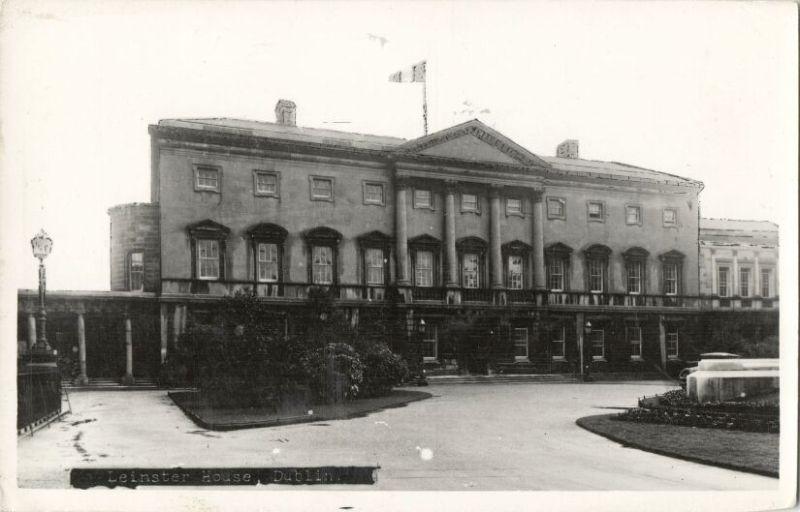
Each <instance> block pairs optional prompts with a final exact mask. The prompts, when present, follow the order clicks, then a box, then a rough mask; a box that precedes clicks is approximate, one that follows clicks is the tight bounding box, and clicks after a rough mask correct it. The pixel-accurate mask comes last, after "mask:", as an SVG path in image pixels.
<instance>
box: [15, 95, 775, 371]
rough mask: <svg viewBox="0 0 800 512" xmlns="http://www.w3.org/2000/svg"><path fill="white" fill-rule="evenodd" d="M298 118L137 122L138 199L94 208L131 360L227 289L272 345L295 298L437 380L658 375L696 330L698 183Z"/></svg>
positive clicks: (444, 135)
mask: <svg viewBox="0 0 800 512" xmlns="http://www.w3.org/2000/svg"><path fill="white" fill-rule="evenodd" d="M296 119H297V111H296V106H295V105H294V103H292V102H289V101H285V100H281V101H280V102H279V103H278V105H277V106H276V121H277V122H275V123H267V122H255V121H244V120H235V119H216V118H215V119H174V120H162V121H160V122H159V123H158V124H157V125H152V126H150V128H149V131H150V136H151V149H152V154H151V160H152V166H151V201H150V203H149V204H138V203H137V204H132V205H120V206H115V207H113V208H111V209H110V210H109V214H110V217H111V262H112V263H111V265H112V269H111V289H112V291H113V292H112V293H114V294H122V295H123V296H125V297H130V298H131V300H133V299H137V300H147V301H150V303H151V304H152V308H151V309H152V311H153V312H155V311H157V318H154V319H153V321H152V322H151V323H152V324H153V325H155V326H157V328H156V329H155V331H157V332H158V336H157V337H156V338H154V339H152V340H149V341H148V342H146V343H150V344H151V345H152V346H153V347H155V348H154V349H153V350H150V351H147V353H148V354H151V353H152V354H157V353H159V352H160V354H161V359H162V360H163V358H164V357H165V354H166V353H167V352H168V350H169V349H170V347H171V346H174V344H175V343H177V340H178V339H179V337H180V335H181V333H182V332H184V331H185V330H186V325H187V323H188V322H192V321H204V320H203V318H209V312H210V311H212V312H213V309H214V305H215V304H216V303H218V302H219V300H220V298H221V297H223V296H225V295H230V294H233V293H236V292H237V291H239V290H241V291H247V292H248V293H255V295H257V296H258V297H260V298H262V300H264V301H268V302H270V303H271V304H273V306H274V308H275V311H276V312H279V313H280V314H282V315H283V318H284V320H285V324H286V325H285V328H286V330H287V331H288V330H291V328H292V327H291V325H292V316H293V311H297V308H303V307H305V305H306V304H307V303H308V302H307V300H308V297H309V292H310V290H312V289H320V290H324V291H327V292H328V293H329V294H330V295H331V297H332V298H333V299H334V302H335V303H336V305H337V307H340V308H342V309H344V310H345V312H346V313H347V315H348V316H349V317H350V318H352V320H353V323H354V324H355V325H359V326H364V327H365V328H366V327H368V324H369V322H370V320H369V319H370V318H371V315H373V314H375V313H376V311H379V310H381V309H382V308H383V309H385V308H392V309H393V310H394V311H395V312H397V313H398V314H399V315H401V316H402V317H403V318H405V326H406V329H405V331H403V332H398V333H396V335H395V336H394V337H393V339H392V340H387V341H389V342H390V343H392V344H393V345H394V346H395V348H396V349H397V350H398V351H401V352H405V353H406V355H407V356H408V357H415V356H414V354H412V353H409V352H408V350H409V348H408V347H410V346H412V345H413V344H414V343H409V342H411V341H415V342H417V345H418V346H419V347H420V349H419V350H421V352H422V355H423V357H424V361H425V364H426V366H428V367H429V369H430V370H431V371H441V372H446V371H464V370H465V369H466V370H469V371H477V372H485V371H501V372H539V371H562V372H575V373H583V372H586V371H636V372H647V371H664V370H667V371H674V368H676V367H679V366H680V365H681V364H682V363H683V361H684V360H686V359H691V358H692V357H693V353H692V341H693V339H697V338H700V337H703V336H705V335H706V333H705V332H704V331H703V322H702V315H703V313H704V312H705V311H708V310H709V309H711V308H713V307H715V306H716V307H719V304H718V303H714V302H713V301H714V300H715V299H714V298H713V297H711V296H709V295H708V294H706V293H705V292H704V289H703V286H704V279H706V277H705V274H702V273H701V270H700V267H701V265H700V260H699V254H700V250H699V248H700V246H701V241H700V240H699V238H698V234H699V233H700V231H701V230H700V227H701V226H700V224H699V219H700V214H699V194H700V192H701V190H702V189H703V185H702V183H700V182H698V181H695V180H692V179H688V178H682V177H679V176H674V175H671V174H666V173H662V172H658V171H654V170H649V169H644V168H641V167H636V166H632V165H627V164H621V163H617V162H602V161H595V160H585V159H580V158H579V157H578V156H579V152H578V149H579V148H578V141H576V140H568V141H565V142H564V143H563V144H562V145H560V146H559V148H557V151H556V153H557V155H558V156H556V157H548V156H541V155H537V154H534V153H532V152H530V151H529V150H527V149H526V148H524V147H522V146H520V145H519V144H517V143H515V142H514V141H512V140H510V139H509V138H507V137H506V136H504V135H503V134H501V133H499V132H498V131H496V130H494V129H492V128H490V127H488V126H486V125H484V124H483V123H481V122H480V121H478V120H472V121H469V122H466V123H462V124H459V125H456V126H453V127H450V128H447V129H444V130H441V131H439V132H436V133H433V134H431V135H427V136H425V137H421V138H418V139H413V140H404V139H399V138H393V137H382V136H374V135H364V134H357V133H347V132H339V131H333V130H324V129H315V128H303V127H298V126H296ZM703 257H704V258H705V256H703ZM765 264H766V259H765ZM776 279H777V277H776ZM20 300H21V302H24V300H23V298H22V296H21V299H20ZM65 300H66V299H65ZM114 300H117V301H118V300H123V299H114ZM137 307H139V308H140V309H141V306H140V305H139V306H137ZM776 310H777V301H775V302H774V304H773V305H772V306H771V309H770V310H769V311H766V310H759V311H760V313H762V314H767V313H769V314H773V313H776ZM121 311H122V313H121V314H122V315H123V317H124V318H125V319H127V318H129V315H130V313H129V311H132V309H130V308H125V307H123V308H121ZM154 314H155V313H154ZM212 316H213V315H212ZM773 316H776V315H773ZM770 318H772V317H770ZM125 321H127V320H125ZM769 321H772V320H769ZM23 323H24V322H23ZM421 326H425V327H424V329H422V328H421ZM464 326H466V328H465V327H464ZM465 329H466V330H465ZM148 332H154V330H153V329H152V328H151V329H150V331H148ZM84 343H85V342H84ZM151 360H152V358H151ZM135 368H136V365H135V364H134V369H135ZM134 373H135V371H134ZM90 376H91V375H90Z"/></svg>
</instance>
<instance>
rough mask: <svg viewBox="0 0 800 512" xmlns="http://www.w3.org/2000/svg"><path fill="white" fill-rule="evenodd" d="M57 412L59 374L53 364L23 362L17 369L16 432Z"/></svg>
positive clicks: (59, 406) (59, 400)
mask: <svg viewBox="0 0 800 512" xmlns="http://www.w3.org/2000/svg"><path fill="white" fill-rule="evenodd" d="M60 413H61V377H60V374H59V371H58V368H57V367H56V366H55V365H52V366H50V365H26V366H20V367H19V369H18V370H17V431H22V430H26V429H28V428H31V429H32V428H33V427H35V426H36V425H39V424H41V423H43V422H45V421H47V420H48V419H50V418H52V417H53V416H57V415H59V414H60Z"/></svg>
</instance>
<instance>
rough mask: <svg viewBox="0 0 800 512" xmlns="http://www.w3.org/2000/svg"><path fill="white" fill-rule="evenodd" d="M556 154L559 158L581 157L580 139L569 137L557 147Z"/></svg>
mask: <svg viewBox="0 0 800 512" xmlns="http://www.w3.org/2000/svg"><path fill="white" fill-rule="evenodd" d="M556 156H557V157H558V158H579V157H578V141H577V140H575V139H567V140H565V141H564V142H562V143H561V144H559V145H558V147H557V148H556Z"/></svg>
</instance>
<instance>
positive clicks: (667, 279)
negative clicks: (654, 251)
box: [658, 250, 684, 295]
mask: <svg viewBox="0 0 800 512" xmlns="http://www.w3.org/2000/svg"><path fill="white" fill-rule="evenodd" d="M658 259H659V260H661V293H663V294H664V295H682V294H683V260H684V255H683V253H682V252H679V251H675V250H673V251H669V252H666V253H664V254H662V255H660V256H659V257H658Z"/></svg>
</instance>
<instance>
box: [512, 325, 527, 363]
mask: <svg viewBox="0 0 800 512" xmlns="http://www.w3.org/2000/svg"><path fill="white" fill-rule="evenodd" d="M512 336H513V338H514V355H515V356H516V357H528V329H524V328H515V329H514V332H513V333H512Z"/></svg>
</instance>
